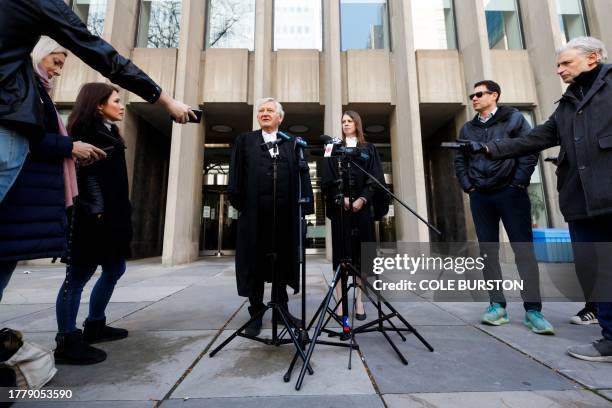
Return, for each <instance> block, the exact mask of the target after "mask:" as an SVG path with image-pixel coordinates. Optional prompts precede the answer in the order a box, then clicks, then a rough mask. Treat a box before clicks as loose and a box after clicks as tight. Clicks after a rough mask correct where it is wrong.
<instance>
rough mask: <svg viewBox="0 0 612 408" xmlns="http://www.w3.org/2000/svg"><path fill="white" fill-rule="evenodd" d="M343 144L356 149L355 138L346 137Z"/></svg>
mask: <svg viewBox="0 0 612 408" xmlns="http://www.w3.org/2000/svg"><path fill="white" fill-rule="evenodd" d="M344 144H345V145H346V147H357V137H355V136H347V137H346V138H345V139H344Z"/></svg>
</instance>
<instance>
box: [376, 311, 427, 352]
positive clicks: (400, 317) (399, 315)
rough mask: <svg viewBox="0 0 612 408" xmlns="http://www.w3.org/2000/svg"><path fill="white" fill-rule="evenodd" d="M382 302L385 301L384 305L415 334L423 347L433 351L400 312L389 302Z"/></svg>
mask: <svg viewBox="0 0 612 408" xmlns="http://www.w3.org/2000/svg"><path fill="white" fill-rule="evenodd" d="M384 303H385V306H387V307H388V308H389V310H391V311H392V312H393V313H395V314H396V315H397V318H398V319H400V321H401V322H402V323H404V325H405V326H406V327H407V328H408V329H409V330H410V331H411V332H412V333H413V334H414V335H415V336H416V338H417V339H419V340H420V341H421V343H423V345H424V346H425V347H427V349H428V350H429V351H432V352H433V351H434V348H433V347H431V345H430V344H429V343H428V342H427V340H425V339H424V338H423V337H422V336H421V334H420V333H419V332H418V331H417V330H416V329H415V328H414V327H412V326H411V325H410V323H408V321H407V320H406V319H404V317H403V316H402V315H401V314H399V313H397V311H396V310H395V309H394V308H393V306H391V305H390V304H389V302H387V301H386V300H385V301H384Z"/></svg>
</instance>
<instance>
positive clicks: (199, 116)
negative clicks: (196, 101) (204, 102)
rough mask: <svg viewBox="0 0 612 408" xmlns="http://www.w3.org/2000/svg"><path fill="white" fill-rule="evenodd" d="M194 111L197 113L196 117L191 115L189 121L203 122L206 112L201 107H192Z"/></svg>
mask: <svg viewBox="0 0 612 408" xmlns="http://www.w3.org/2000/svg"><path fill="white" fill-rule="evenodd" d="M192 111H193V113H195V115H196V118H195V119H194V118H192V117H191V116H189V123H200V122H202V114H203V113H204V112H203V111H202V110H200V109H192Z"/></svg>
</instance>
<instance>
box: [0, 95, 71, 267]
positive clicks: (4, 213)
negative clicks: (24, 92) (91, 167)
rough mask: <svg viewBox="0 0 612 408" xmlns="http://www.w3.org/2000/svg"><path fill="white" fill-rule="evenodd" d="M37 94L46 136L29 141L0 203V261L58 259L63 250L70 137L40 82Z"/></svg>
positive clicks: (64, 248) (64, 250)
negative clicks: (62, 130)
mask: <svg viewBox="0 0 612 408" xmlns="http://www.w3.org/2000/svg"><path fill="white" fill-rule="evenodd" d="M38 84H39V83H38ZM39 86H40V84H39ZM39 92H40V95H41V97H42V99H43V102H44V112H45V115H44V124H45V134H44V136H43V138H42V140H40V141H36V142H32V143H30V154H28V156H27V158H26V160H25V162H24V164H23V168H22V170H21V172H20V173H19V176H18V177H17V179H16V180H15V183H14V184H13V186H12V187H11V189H10V190H9V191H8V193H7V195H6V197H5V199H4V200H3V201H2V202H1V203H0V261H20V260H25V259H38V258H52V257H61V256H63V255H64V254H65V252H66V227H67V222H66V211H65V196H64V165H63V163H64V159H65V158H68V157H70V156H71V154H72V139H71V138H69V137H66V136H63V135H60V134H59V129H58V123H57V114H56V112H55V108H54V106H53V102H52V101H51V98H49V95H48V94H47V92H46V91H45V90H44V88H42V86H40V87H39Z"/></svg>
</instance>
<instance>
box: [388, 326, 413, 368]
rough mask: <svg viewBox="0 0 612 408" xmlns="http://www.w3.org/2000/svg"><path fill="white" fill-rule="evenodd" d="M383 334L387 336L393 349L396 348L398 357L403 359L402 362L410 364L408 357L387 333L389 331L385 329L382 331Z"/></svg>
mask: <svg viewBox="0 0 612 408" xmlns="http://www.w3.org/2000/svg"><path fill="white" fill-rule="evenodd" d="M382 334H383V336H385V338H386V339H387V341H388V342H389V344H390V345H391V347H393V350H395V352H396V353H397V355H398V357H399V358H400V360H402V363H404V365H408V360H406V357H404V355H403V354H402V352H401V351H400V350H399V349H398V348H397V346H396V345H395V343H393V341H391V338H390V337H389V335H388V334H387V332H385V331H384V330H383V331H382Z"/></svg>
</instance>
